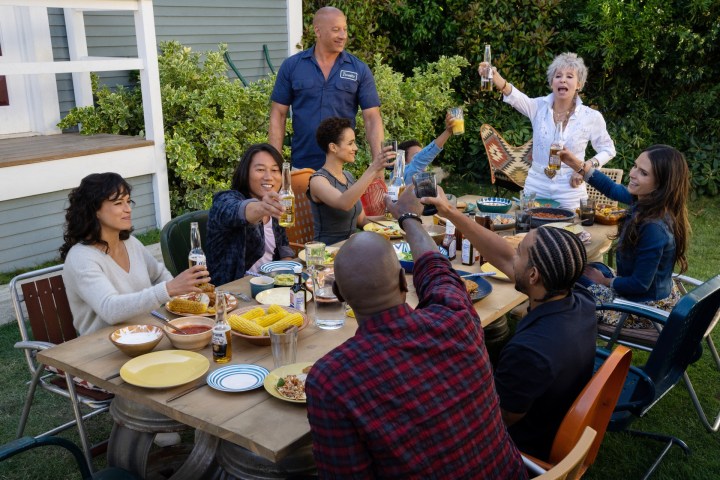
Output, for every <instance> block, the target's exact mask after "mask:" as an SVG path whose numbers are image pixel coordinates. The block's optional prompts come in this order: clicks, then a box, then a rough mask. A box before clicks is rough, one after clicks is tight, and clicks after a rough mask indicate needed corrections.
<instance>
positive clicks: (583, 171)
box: [575, 162, 585, 176]
mask: <svg viewBox="0 0 720 480" xmlns="http://www.w3.org/2000/svg"><path fill="white" fill-rule="evenodd" d="M575 172H576V173H579V174H580V175H582V176H585V162H583V163H582V165H580V168H578V169H577V170H576V171H575Z"/></svg>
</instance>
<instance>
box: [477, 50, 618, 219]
mask: <svg viewBox="0 0 720 480" xmlns="http://www.w3.org/2000/svg"><path fill="white" fill-rule="evenodd" d="M487 69H488V64H487V63H485V62H483V63H481V64H480V67H479V69H478V71H479V73H480V74H481V75H483V74H486V73H487ZM547 78H548V84H549V85H550V88H551V89H552V93H550V95H547V96H545V97H537V98H530V97H528V96H527V95H525V94H524V93H523V92H521V91H520V90H518V89H517V88H515V87H514V86H513V85H512V84H510V83H508V81H507V80H505V79H504V78H503V77H502V76H501V75H500V74H499V73H498V72H497V69H495V68H494V67H493V83H494V84H495V87H496V88H497V89H498V90H500V91H501V92H502V93H503V100H504V101H505V102H507V103H509V104H510V105H512V106H513V107H515V109H516V110H517V111H519V112H520V113H522V114H523V115H525V116H527V117H528V118H529V119H530V121H531V122H532V127H533V152H532V154H533V161H532V166H531V168H530V171H529V172H528V177H527V179H526V180H525V191H527V192H535V194H536V196H537V197H538V198H551V199H553V200H556V201H558V202H560V205H561V206H562V207H564V208H570V209H575V208H577V207H578V205H579V204H580V200H581V199H585V198H587V190H586V188H585V183H584V182H583V178H582V176H581V175H579V174H578V173H577V172H573V171H572V170H571V169H570V167H568V166H567V165H565V164H562V166H561V167H560V170H559V171H558V172H557V173H556V174H555V176H554V177H550V176H549V174H550V175H551V174H552V172H549V174H548V172H547V167H548V160H549V155H550V145H551V144H552V142H553V137H554V134H555V125H556V124H557V123H562V125H563V127H564V139H565V148H566V149H568V150H570V151H571V152H572V153H573V154H574V155H575V156H576V157H578V158H579V159H581V160H583V161H584V160H585V159H586V158H585V150H586V149H587V145H588V143H590V144H591V145H592V147H593V149H594V150H595V152H596V154H595V156H594V157H592V158H591V159H590V161H591V162H592V163H593V165H594V166H595V168H597V167H600V166H602V165H604V164H606V163H607V162H608V161H610V159H612V158H613V157H614V156H615V144H614V143H613V141H612V139H611V138H610V135H609V134H608V132H607V128H606V127H605V120H604V119H603V116H602V114H601V113H600V112H598V111H597V110H593V109H592V108H590V107H587V106H585V105H583V103H582V100H581V99H580V96H579V95H578V93H579V92H580V91H581V90H582V88H583V86H584V85H585V80H586V79H587V68H586V67H585V63H584V62H583V60H582V58H580V57H578V56H577V55H576V54H574V53H563V54H560V55H558V56H557V57H555V59H554V60H553V62H552V63H551V64H550V66H549V67H548V70H547Z"/></svg>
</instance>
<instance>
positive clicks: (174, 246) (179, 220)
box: [160, 210, 208, 277]
mask: <svg viewBox="0 0 720 480" xmlns="http://www.w3.org/2000/svg"><path fill="white" fill-rule="evenodd" d="M192 222H197V223H198V228H199V229H200V242H201V243H204V242H205V239H206V238H207V222H208V211H207V210H198V211H196V212H188V213H185V214H183V215H180V216H178V217H175V218H173V219H172V220H170V221H169V222H168V223H166V224H165V226H164V227H163V229H162V231H161V232H160V250H161V251H162V256H163V262H164V263H165V267H167V269H168V270H169V271H170V273H172V275H173V277H175V276H177V275H178V274H179V273H180V272H182V271H183V270H185V269H187V268H188V253H190V224H191V223H192Z"/></svg>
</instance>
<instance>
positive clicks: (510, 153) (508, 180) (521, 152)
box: [480, 123, 533, 196]
mask: <svg viewBox="0 0 720 480" xmlns="http://www.w3.org/2000/svg"><path fill="white" fill-rule="evenodd" d="M480 138H481V139H482V142H483V145H485V153H487V158H488V163H489V165H490V181H491V182H492V184H493V185H495V195H496V196H499V191H498V189H499V187H503V188H505V189H507V190H511V191H514V192H519V191H520V190H522V189H523V187H524V186H525V179H526V178H527V175H528V171H529V170H530V166H531V165H532V143H533V142H532V139H530V140H528V141H527V142H525V144H523V145H522V146H520V147H515V146H512V145H510V144H509V143H508V142H507V141H506V140H505V139H504V138H503V137H502V135H500V134H499V133H498V132H497V130H495V129H494V128H493V127H491V126H490V125H488V124H487V123H485V124H483V125H482V126H481V127H480Z"/></svg>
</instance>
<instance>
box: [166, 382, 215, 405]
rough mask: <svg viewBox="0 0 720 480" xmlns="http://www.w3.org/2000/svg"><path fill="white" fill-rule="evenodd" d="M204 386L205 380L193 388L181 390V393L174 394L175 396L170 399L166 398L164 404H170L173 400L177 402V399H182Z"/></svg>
mask: <svg viewBox="0 0 720 480" xmlns="http://www.w3.org/2000/svg"><path fill="white" fill-rule="evenodd" d="M205 385H207V380H203V381H202V383H198V384H197V385H194V386H192V387H190V388H187V389H185V390H183V391H182V392H180V393H176V394H175V395H173V396H172V397H170V398H168V399H167V400H165V403H168V402H172V401H173V400H177V399H178V398H180V397H182V396H184V395H187V394H188V393H190V392H194V391H195V390H197V389H199V388H202V387H204V386H205Z"/></svg>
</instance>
